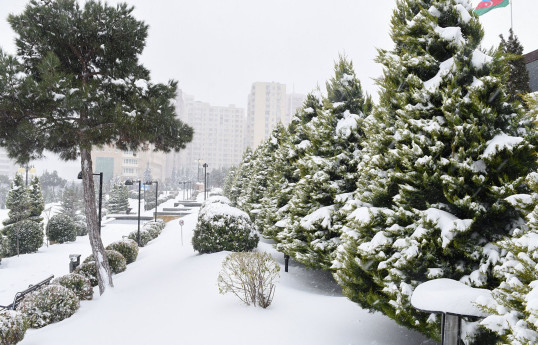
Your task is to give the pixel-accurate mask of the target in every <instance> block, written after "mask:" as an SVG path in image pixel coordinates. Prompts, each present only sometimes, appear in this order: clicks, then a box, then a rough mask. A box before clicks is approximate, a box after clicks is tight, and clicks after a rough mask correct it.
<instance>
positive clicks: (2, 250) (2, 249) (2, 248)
mask: <svg viewBox="0 0 538 345" xmlns="http://www.w3.org/2000/svg"><path fill="white" fill-rule="evenodd" d="M7 248H8V242H7V237H6V236H4V235H2V232H1V231H0V262H2V258H3V257H4V256H6V255H7V253H8V252H7V250H8V249H7Z"/></svg>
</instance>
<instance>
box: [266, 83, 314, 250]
mask: <svg viewBox="0 0 538 345" xmlns="http://www.w3.org/2000/svg"><path fill="white" fill-rule="evenodd" d="M321 98H322V97H321V95H320V92H319V90H317V91H316V92H311V93H310V94H308V95H307V97H306V100H305V101H304V103H303V105H302V107H301V108H300V109H299V110H298V111H297V113H296V114H295V115H294V117H293V118H292V120H291V122H290V124H289V125H288V128H287V129H286V131H282V132H276V133H275V134H277V135H276V136H274V138H276V140H277V143H278V149H277V150H276V151H275V154H274V162H273V169H272V173H271V175H270V176H269V181H268V189H267V192H266V194H265V196H264V198H263V199H262V210H261V213H263V214H264V226H263V235H264V236H265V237H268V238H272V239H274V240H275V241H276V242H277V243H278V242H280V238H279V235H280V233H281V232H282V231H283V229H284V228H286V225H287V224H288V223H289V221H290V219H289V201H290V198H291V191H292V189H293V186H294V185H295V183H296V182H297V181H299V171H298V169H297V161H298V160H299V159H301V158H302V157H303V156H304V154H305V152H306V148H307V147H308V145H309V142H310V140H309V139H310V138H309V136H308V135H309V134H308V133H309V129H308V127H309V126H310V125H311V122H312V120H313V119H314V118H316V117H317V116H318V114H319V113H320V112H321V109H322V108H323V106H322V103H321ZM281 250H282V249H281ZM284 253H285V254H288V255H289V253H286V252H285V251H284Z"/></svg>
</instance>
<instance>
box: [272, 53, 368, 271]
mask: <svg viewBox="0 0 538 345" xmlns="http://www.w3.org/2000/svg"><path fill="white" fill-rule="evenodd" d="M364 104H365V100H364V95H363V92H362V88H361V85H360V82H359V81H358V79H357V78H356V76H355V71H354V70H353V65H352V63H351V62H349V61H347V60H346V59H345V58H344V57H340V59H339V61H338V62H337V63H336V64H335V76H334V77H333V78H332V79H331V80H330V81H329V82H327V97H326V98H325V99H324V101H323V110H322V111H321V112H320V113H319V115H318V117H317V118H316V119H315V120H313V121H312V122H311V125H310V126H309V127H308V128H307V130H308V135H307V136H308V138H309V140H308V144H307V145H306V152H305V155H304V157H303V158H301V159H299V160H298V161H297V168H298V171H299V174H300V180H299V181H298V182H297V183H296V184H295V186H294V187H293V192H292V196H291V200H290V202H289V214H290V222H289V223H288V224H287V226H286V228H285V229H284V231H283V232H282V233H281V234H280V235H279V238H280V239H281V243H279V245H278V246H277V248H278V249H280V250H282V251H284V252H285V253H288V255H290V256H292V257H293V258H295V259H296V260H297V261H299V262H301V263H303V264H305V265H307V266H309V267H312V268H322V269H329V268H330V267H331V265H332V260H333V259H334V257H333V253H334V251H335V249H336V247H337V245H338V244H339V238H340V233H341V228H342V221H341V219H339V217H338V212H339V208H340V205H341V204H340V203H339V202H338V199H340V198H342V197H345V194H347V193H351V192H353V191H354V190H355V189H356V186H355V180H356V176H355V172H356V170H357V163H358V161H359V157H358V152H359V151H360V149H361V144H362V130H361V129H360V127H359V122H360V121H362V119H363V118H364V114H363V112H362V110H363V108H364Z"/></svg>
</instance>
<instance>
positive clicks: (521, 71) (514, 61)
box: [499, 29, 531, 102]
mask: <svg viewBox="0 0 538 345" xmlns="http://www.w3.org/2000/svg"><path fill="white" fill-rule="evenodd" d="M500 37H501V43H500V45H499V50H500V51H501V52H502V53H504V54H505V58H506V59H507V62H508V64H507V65H508V68H509V70H508V80H507V81H506V91H507V93H508V96H509V98H510V100H511V101H516V100H517V101H520V102H521V101H522V96H523V95H525V94H527V93H529V92H531V88H530V86H529V72H528V71H527V67H526V65H525V58H523V46H522V45H521V43H520V42H519V39H518V38H517V36H516V35H514V31H512V29H510V35H508V39H507V40H505V39H504V37H503V35H501V36H500Z"/></svg>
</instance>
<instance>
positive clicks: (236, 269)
mask: <svg viewBox="0 0 538 345" xmlns="http://www.w3.org/2000/svg"><path fill="white" fill-rule="evenodd" d="M279 271H280V266H279V265H278V263H277V262H276V261H275V259H273V257H272V256H271V255H270V254H269V253H258V252H256V253H248V252H247V253H244V252H243V253H231V254H230V255H228V256H227V257H226V259H224V261H223V262H222V270H221V272H220V274H219V277H218V280H217V281H218V286H219V292H220V293H221V294H225V293H227V292H231V293H233V294H234V295H236V296H237V297H238V298H239V299H240V300H241V301H243V302H245V303H246V304H247V305H251V304H252V305H254V306H256V305H257V306H259V307H262V308H267V307H268V306H269V305H270V304H271V302H272V301H273V296H274V294H275V282H276V279H277V278H278V277H279V274H278V272H279Z"/></svg>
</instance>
